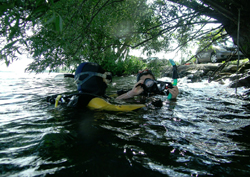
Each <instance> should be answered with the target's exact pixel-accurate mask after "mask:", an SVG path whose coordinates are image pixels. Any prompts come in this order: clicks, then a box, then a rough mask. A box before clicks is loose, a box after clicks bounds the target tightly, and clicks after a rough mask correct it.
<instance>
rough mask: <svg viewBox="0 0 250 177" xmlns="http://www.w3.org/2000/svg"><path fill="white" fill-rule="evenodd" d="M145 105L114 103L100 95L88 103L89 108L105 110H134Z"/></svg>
mask: <svg viewBox="0 0 250 177" xmlns="http://www.w3.org/2000/svg"><path fill="white" fill-rule="evenodd" d="M145 106H146V105H144V104H128V105H113V104H110V103H108V102H107V101H105V100H104V99H102V98H98V97H96V98H93V99H92V100H91V101H90V102H89V104H88V108H89V109H99V110H105V111H133V110H136V109H139V108H142V107H145Z"/></svg>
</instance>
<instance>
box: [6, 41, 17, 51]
mask: <svg viewBox="0 0 250 177" xmlns="http://www.w3.org/2000/svg"><path fill="white" fill-rule="evenodd" d="M17 41H18V40H15V41H13V42H11V43H9V44H7V45H5V46H4V49H7V48H11V47H12V46H13V45H14V44H15V43H16V42H17Z"/></svg>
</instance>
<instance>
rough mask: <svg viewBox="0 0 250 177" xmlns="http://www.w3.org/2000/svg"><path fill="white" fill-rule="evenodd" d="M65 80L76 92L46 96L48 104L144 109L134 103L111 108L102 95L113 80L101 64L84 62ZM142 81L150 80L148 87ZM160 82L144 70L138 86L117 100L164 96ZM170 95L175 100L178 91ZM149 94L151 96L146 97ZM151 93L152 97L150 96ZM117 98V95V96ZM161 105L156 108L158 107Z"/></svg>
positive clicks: (173, 90)
mask: <svg viewBox="0 0 250 177" xmlns="http://www.w3.org/2000/svg"><path fill="white" fill-rule="evenodd" d="M64 77H74V80H75V83H76V84H77V90H78V93H74V94H71V95H65V96H62V95H54V96H49V97H47V101H48V102H50V103H52V104H55V107H57V105H58V104H64V105H65V104H67V107H87V106H88V107H93V108H94V109H95V108H96V109H104V110H111V111H120V110H121V111H123V110H125V111H128V110H134V109H138V108H141V107H144V106H145V105H144V103H146V102H145V101H144V102H141V103H143V104H138V103H136V104H134V105H131V104H130V105H113V104H110V103H109V102H107V101H106V99H107V98H109V97H108V96H107V95H106V94H105V92H106V89H107V84H108V83H110V82H111V81H112V75H111V73H110V72H106V71H105V70H104V69H103V68H102V67H101V66H100V65H98V64H97V63H91V62H84V63H81V64H80V65H79V66H78V67H77V69H76V71H75V75H72V74H66V75H64ZM145 81H149V82H147V83H151V85H150V86H149V87H146V86H148V84H145ZM156 82H157V83H158V82H159V81H156V80H155V77H154V75H153V74H152V72H151V71H150V70H144V71H142V72H140V73H138V75H137V84H136V85H135V86H134V87H133V89H132V90H130V91H128V92H126V93H124V94H121V95H120V96H118V97H117V99H118V100H121V99H127V98H132V97H133V96H135V95H145V96H151V95H155V94H164V95H167V94H168V93H166V91H168V90H166V88H165V85H166V82H162V84H163V86H164V87H163V89H162V90H160V89H159V88H158V87H157V84H156ZM169 92H170V93H172V95H173V97H172V98H176V96H177V95H178V88H177V87H174V88H173V89H169ZM149 93H150V94H149ZM151 93H152V94H151ZM118 95H119V94H118ZM161 106H162V104H160V106H159V107H161Z"/></svg>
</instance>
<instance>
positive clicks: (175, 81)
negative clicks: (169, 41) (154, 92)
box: [167, 59, 178, 100]
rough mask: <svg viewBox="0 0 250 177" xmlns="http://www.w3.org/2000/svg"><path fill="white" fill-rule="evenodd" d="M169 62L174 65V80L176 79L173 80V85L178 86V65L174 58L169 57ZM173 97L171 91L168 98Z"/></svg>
mask: <svg viewBox="0 0 250 177" xmlns="http://www.w3.org/2000/svg"><path fill="white" fill-rule="evenodd" d="M169 62H170V63H171V65H172V66H173V80H174V81H173V86H176V85H177V78H178V74H177V66H176V64H175V62H174V60H172V59H169ZM171 98H172V94H171V93H169V94H168V97H167V99H169V100H170V99H171Z"/></svg>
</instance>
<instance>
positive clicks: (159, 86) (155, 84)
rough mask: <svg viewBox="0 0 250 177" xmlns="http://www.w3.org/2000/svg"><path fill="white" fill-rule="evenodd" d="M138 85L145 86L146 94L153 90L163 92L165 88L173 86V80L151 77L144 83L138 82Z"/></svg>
mask: <svg viewBox="0 0 250 177" xmlns="http://www.w3.org/2000/svg"><path fill="white" fill-rule="evenodd" d="M138 86H141V87H143V89H144V93H146V94H150V93H152V92H153V93H155V94H159V93H162V92H163V91H164V90H165V89H168V88H173V85H172V83H171V82H163V81H157V80H153V79H150V78H147V79H145V80H144V82H143V84H138V85H137V86H136V87H138Z"/></svg>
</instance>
